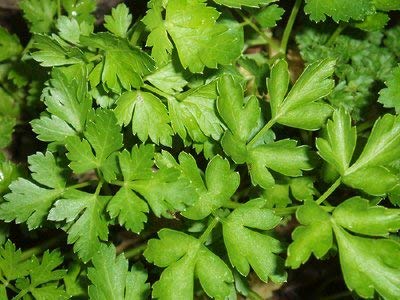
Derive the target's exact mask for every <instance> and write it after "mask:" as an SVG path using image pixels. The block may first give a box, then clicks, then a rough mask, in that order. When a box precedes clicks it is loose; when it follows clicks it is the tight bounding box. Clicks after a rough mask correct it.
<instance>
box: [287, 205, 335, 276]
mask: <svg viewBox="0 0 400 300" xmlns="http://www.w3.org/2000/svg"><path fill="white" fill-rule="evenodd" d="M296 218H297V220H298V221H299V222H300V224H302V225H301V226H299V227H297V228H296V229H295V230H294V231H293V233H292V238H293V242H292V243H291V244H290V245H289V247H288V250H287V255H288V256H287V259H286V266H289V267H291V268H293V269H297V268H299V267H300V265H301V264H303V263H305V262H306V261H307V260H308V259H309V258H310V256H311V254H312V253H314V255H315V256H316V257H317V258H321V257H323V256H324V255H325V254H327V253H328V251H329V249H330V248H331V247H332V242H333V236H332V227H331V223H330V216H329V214H328V213H326V212H325V211H324V210H323V209H322V208H321V207H319V206H318V205H317V204H315V202H313V201H306V202H305V203H304V205H303V206H301V207H300V208H299V209H298V210H297V212H296Z"/></svg>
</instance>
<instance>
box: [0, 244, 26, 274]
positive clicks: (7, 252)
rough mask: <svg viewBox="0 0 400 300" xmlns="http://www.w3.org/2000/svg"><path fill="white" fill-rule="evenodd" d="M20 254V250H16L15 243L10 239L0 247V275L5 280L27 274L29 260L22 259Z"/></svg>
mask: <svg viewBox="0 0 400 300" xmlns="http://www.w3.org/2000/svg"><path fill="white" fill-rule="evenodd" d="M21 254H22V253H21V250H20V249H18V250H16V248H15V245H14V244H13V243H12V242H11V241H10V240H8V241H7V242H6V243H5V244H4V245H2V246H1V247H0V270H1V276H2V277H4V278H5V279H6V280H7V281H12V280H15V279H17V278H22V277H24V276H26V275H28V273H29V262H27V261H22V259H21V258H22V257H21Z"/></svg>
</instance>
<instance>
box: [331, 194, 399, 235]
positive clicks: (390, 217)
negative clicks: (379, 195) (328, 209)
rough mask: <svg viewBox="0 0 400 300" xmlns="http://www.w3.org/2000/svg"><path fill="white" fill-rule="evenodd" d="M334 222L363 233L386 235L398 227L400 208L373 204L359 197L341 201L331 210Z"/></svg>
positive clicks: (395, 230)
mask: <svg viewBox="0 0 400 300" xmlns="http://www.w3.org/2000/svg"><path fill="white" fill-rule="evenodd" d="M333 218H334V219H335V222H336V224H338V225H340V226H342V227H344V228H346V229H348V230H350V231H353V232H355V233H360V234H364V235H373V236H374V235H375V236H376V235H387V234H388V233H390V232H397V231H398V230H399V229H400V209H389V208H386V207H384V206H373V205H370V204H369V201H368V200H366V199H363V198H361V197H353V198H350V199H347V200H346V201H345V202H343V203H341V204H340V205H339V206H338V207H336V208H335V210H334V211H333Z"/></svg>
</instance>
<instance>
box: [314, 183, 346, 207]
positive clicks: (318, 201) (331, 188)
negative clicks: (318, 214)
mask: <svg viewBox="0 0 400 300" xmlns="http://www.w3.org/2000/svg"><path fill="white" fill-rule="evenodd" d="M341 183H342V178H341V177H339V178H338V179H336V181H335V182H334V183H333V184H332V185H331V187H330V188H329V189H327V190H326V191H325V193H323V194H322V195H321V197H319V198H318V199H317V200H316V201H315V203H317V204H318V205H320V204H321V203H322V202H324V201H325V200H326V199H327V198H328V197H329V196H330V195H331V194H332V193H333V192H334V191H335V190H336V189H337V188H338V186H339V185H340V184H341Z"/></svg>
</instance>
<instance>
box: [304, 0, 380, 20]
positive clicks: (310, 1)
mask: <svg viewBox="0 0 400 300" xmlns="http://www.w3.org/2000/svg"><path fill="white" fill-rule="evenodd" d="M304 11H305V13H306V14H309V15H310V19H311V20H313V21H315V22H319V21H325V15H327V16H329V17H332V18H333V20H334V21H335V22H339V21H345V22H348V21H349V20H350V19H353V20H363V19H364V18H365V17H366V16H367V15H369V14H371V13H372V12H373V11H374V6H373V2H372V1H369V0H355V1H353V2H348V1H346V0H332V1H327V0H306V5H305V6H304Z"/></svg>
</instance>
